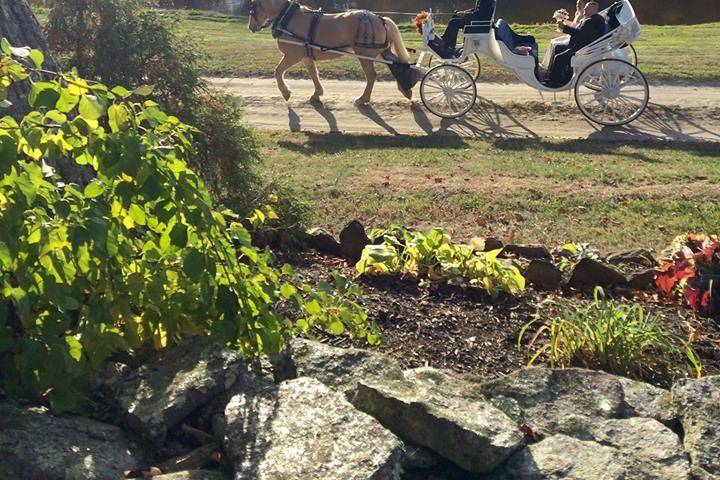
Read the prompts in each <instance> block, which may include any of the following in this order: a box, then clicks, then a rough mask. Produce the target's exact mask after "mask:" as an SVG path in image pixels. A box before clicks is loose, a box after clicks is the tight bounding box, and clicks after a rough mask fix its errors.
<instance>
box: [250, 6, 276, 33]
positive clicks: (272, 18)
mask: <svg viewBox="0 0 720 480" xmlns="http://www.w3.org/2000/svg"><path fill="white" fill-rule="evenodd" d="M256 3H257V0H252V1H251V2H250V11H249V12H248V14H249V15H250V18H252V19H253V20H255V23H259V22H258V18H257V14H256V7H257V5H256ZM283 8H285V7H283ZM283 8H281V9H280V10H278V11H277V12H275V15H271V16H270V18H268V19H267V20H266V21H265V23H263V24H262V25H261V26H260V30H262V29H264V28H267V27H269V26H270V25H272V24H273V22H274V21H275V20H277V17H278V15H280V12H282V11H283Z"/></svg>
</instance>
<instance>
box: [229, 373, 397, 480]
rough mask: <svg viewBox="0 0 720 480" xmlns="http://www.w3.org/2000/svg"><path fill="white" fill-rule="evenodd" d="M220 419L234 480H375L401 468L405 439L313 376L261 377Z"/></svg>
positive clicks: (395, 475) (234, 399) (387, 476)
mask: <svg viewBox="0 0 720 480" xmlns="http://www.w3.org/2000/svg"><path fill="white" fill-rule="evenodd" d="M225 415H226V418H227V429H226V434H225V439H224V442H223V443H224V446H225V452H226V453H227V454H228V455H229V456H230V458H231V459H232V460H233V461H234V464H235V479H236V480H251V479H252V480H270V479H272V480H279V479H282V480H312V479H318V480H320V479H322V480H367V479H378V480H379V479H393V478H399V474H400V471H401V470H402V460H403V444H402V442H401V441H400V440H399V439H398V438H397V437H396V436H395V435H393V434H392V433H390V432H389V431H388V430H386V429H385V428H383V427H382V425H380V423H378V422H377V421H376V420H375V419H373V418H372V417H370V416H369V415H366V414H364V413H362V412H360V411H358V410H356V409H355V408H353V406H352V405H351V404H350V403H349V402H348V401H347V400H345V398H344V397H343V396H342V395H341V394H339V393H337V392H334V391H332V390H330V389H329V388H328V387H327V386H325V385H323V384H322V383H320V382H319V381H317V380H314V379H311V378H304V377H303V378H297V379H295V380H288V381H286V382H283V383H281V384H279V385H274V384H272V383H269V382H266V381H262V380H258V381H257V382H255V384H254V385H252V386H248V388H247V389H246V391H245V392H243V393H240V394H238V395H236V396H235V397H233V398H232V400H231V401H230V403H228V405H227V407H226V409H225Z"/></svg>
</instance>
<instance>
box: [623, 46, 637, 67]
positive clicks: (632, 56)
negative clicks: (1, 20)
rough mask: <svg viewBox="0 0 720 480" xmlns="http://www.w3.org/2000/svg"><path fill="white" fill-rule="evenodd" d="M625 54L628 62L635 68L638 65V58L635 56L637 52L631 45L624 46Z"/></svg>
mask: <svg viewBox="0 0 720 480" xmlns="http://www.w3.org/2000/svg"><path fill="white" fill-rule="evenodd" d="M625 53H627V55H628V62H630V63H632V64H633V65H635V66H636V67H637V64H638V56H637V50H635V47H633V46H632V45H626V46H625Z"/></svg>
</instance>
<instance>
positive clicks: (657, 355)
mask: <svg viewBox="0 0 720 480" xmlns="http://www.w3.org/2000/svg"><path fill="white" fill-rule="evenodd" d="M555 306H556V308H557V314H556V316H555V317H554V318H552V319H551V320H550V321H549V322H547V323H545V324H543V325H542V326H540V328H539V329H538V330H537V331H536V332H535V334H534V335H533V336H532V338H531V339H530V342H529V344H528V349H530V350H532V349H537V350H536V352H535V353H534V355H533V356H532V357H531V359H530V361H529V364H530V365H532V364H534V363H535V362H537V361H538V360H539V359H541V358H546V359H547V361H548V362H549V363H550V365H551V366H553V367H561V368H565V367H584V368H591V369H595V370H604V371H606V372H609V373H613V374H617V375H623V376H626V377H631V378H636V379H648V378H651V377H652V378H657V377H658V375H659V376H661V377H666V378H667V377H675V376H678V375H681V374H683V373H684V372H688V370H689V373H690V374H691V375H692V376H697V377H699V376H701V375H702V366H701V364H700V361H699V360H698V358H697V356H696V354H695V352H694V351H693V349H692V346H691V345H690V342H689V341H686V340H684V339H682V338H681V337H679V336H677V335H675V334H672V333H670V332H668V331H667V330H666V329H665V328H664V327H663V325H662V323H661V321H660V318H659V317H658V316H656V315H653V314H651V313H648V312H646V311H645V309H644V308H643V307H642V306H641V305H638V304H626V303H620V302H615V301H612V300H609V299H608V298H607V297H606V296H605V293H604V292H603V290H602V289H601V288H599V287H598V288H596V289H595V294H594V298H593V300H592V301H591V302H589V303H588V304H587V305H585V306H577V305H574V304H568V303H555ZM537 322H538V320H534V321H532V322H530V323H528V324H527V325H525V327H523V329H522V330H521V331H520V335H519V338H518V346H520V344H521V342H522V340H523V338H524V337H525V334H526V333H527V332H528V330H529V329H530V327H531V326H533V325H535V324H537ZM542 338H547V340H545V341H543V340H541V339H542Z"/></svg>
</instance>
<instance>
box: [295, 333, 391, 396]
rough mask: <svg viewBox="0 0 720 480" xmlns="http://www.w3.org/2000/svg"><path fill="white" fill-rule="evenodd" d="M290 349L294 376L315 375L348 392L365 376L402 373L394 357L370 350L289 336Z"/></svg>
mask: <svg viewBox="0 0 720 480" xmlns="http://www.w3.org/2000/svg"><path fill="white" fill-rule="evenodd" d="M290 350H291V354H290V355H291V358H292V367H291V368H294V369H295V373H296V375H295V376H299V377H311V378H315V379H316V380H320V381H321V382H322V383H324V384H325V385H327V386H329V387H331V388H333V389H335V390H338V391H341V392H344V393H346V394H348V395H350V394H352V393H353V392H354V391H355V387H356V386H357V383H358V381H359V380H362V379H364V378H368V377H374V376H391V377H395V378H402V375H403V374H402V368H401V367H400V364H399V363H398V362H397V361H396V360H394V359H392V358H390V357H388V356H386V355H383V354H381V353H377V352H372V351H370V350H362V349H357V348H337V347H332V346H330V345H325V344H323V343H320V342H315V341H311V340H305V339H301V338H296V339H294V340H292V342H291V343H290Z"/></svg>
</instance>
